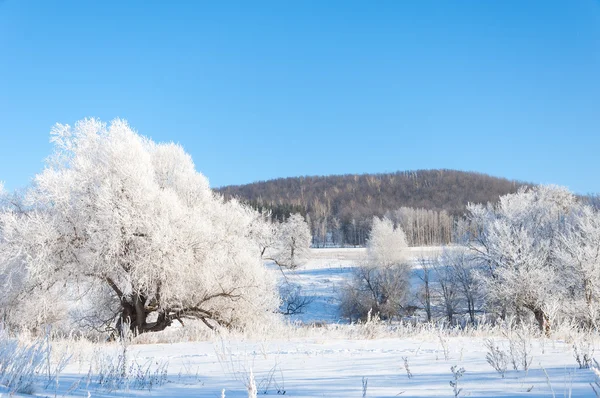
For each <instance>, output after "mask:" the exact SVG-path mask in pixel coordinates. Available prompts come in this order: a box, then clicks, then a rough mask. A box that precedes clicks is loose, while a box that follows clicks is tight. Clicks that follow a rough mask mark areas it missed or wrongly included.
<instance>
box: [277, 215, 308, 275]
mask: <svg viewBox="0 0 600 398" xmlns="http://www.w3.org/2000/svg"><path fill="white" fill-rule="evenodd" d="M311 241H312V236H311V234H310V229H309V228H308V224H307V223H306V221H305V220H304V217H302V216H301V215H300V214H298V213H294V214H292V215H290V217H289V218H288V219H287V220H286V221H285V222H283V223H279V224H278V225H277V231H276V241H275V245H274V249H273V250H272V252H271V253H270V255H269V256H267V257H266V258H267V259H269V260H273V261H274V262H275V263H276V264H277V265H279V266H280V267H285V268H289V269H295V268H297V267H298V266H300V265H302V264H303V263H304V262H305V261H306V260H307V259H308V257H309V256H310V244H311Z"/></svg>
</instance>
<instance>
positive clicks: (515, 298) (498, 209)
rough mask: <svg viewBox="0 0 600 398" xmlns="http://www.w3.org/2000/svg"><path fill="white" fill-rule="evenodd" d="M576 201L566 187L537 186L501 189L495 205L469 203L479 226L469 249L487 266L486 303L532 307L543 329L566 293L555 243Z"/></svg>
mask: <svg viewBox="0 0 600 398" xmlns="http://www.w3.org/2000/svg"><path fill="white" fill-rule="evenodd" d="M575 204H576V199H575V196H574V195H573V194H572V193H570V192H569V191H568V190H566V189H564V188H560V187H555V186H537V187H534V188H530V189H526V188H523V189H520V190H519V191H518V192H517V193H515V194H510V195H505V196H503V197H501V198H500V200H499V202H498V203H497V204H495V205H492V204H488V205H487V206H482V205H470V206H469V213H470V215H469V219H470V221H471V222H472V223H473V224H474V225H476V226H477V228H478V231H477V236H476V239H475V240H474V241H472V243H471V249H472V250H473V251H474V252H475V253H476V254H477V256H476V257H477V258H478V259H479V260H480V261H482V262H483V264H484V265H485V266H486V268H487V273H486V277H485V278H484V282H485V287H486V291H487V298H488V303H497V304H498V305H499V306H500V307H502V308H503V309H504V310H506V311H510V310H513V311H515V312H517V313H520V312H521V311H523V310H527V311H530V312H531V313H532V314H533V315H534V317H535V319H536V321H537V322H538V324H539V326H540V329H541V330H543V331H545V332H546V333H549V332H550V313H551V311H552V308H553V307H554V306H555V305H556V303H557V302H558V301H560V300H561V299H562V298H563V297H564V295H565V289H564V288H565V286H564V284H563V283H561V278H562V275H561V272H560V271H561V267H560V264H559V263H558V261H557V257H556V255H555V248H556V245H558V244H559V243H560V242H559V240H560V236H561V232H562V231H563V230H564V228H565V220H566V216H567V215H568V214H569V213H570V212H571V211H572V209H573V206H574V205H575Z"/></svg>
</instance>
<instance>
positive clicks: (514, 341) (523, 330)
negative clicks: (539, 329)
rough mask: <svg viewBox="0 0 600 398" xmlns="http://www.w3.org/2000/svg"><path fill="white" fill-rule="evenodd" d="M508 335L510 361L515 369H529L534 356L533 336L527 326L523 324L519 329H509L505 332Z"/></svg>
mask: <svg viewBox="0 0 600 398" xmlns="http://www.w3.org/2000/svg"><path fill="white" fill-rule="evenodd" d="M505 335H506V336H507V337H508V351H509V353H510V361H511V364H512V366H513V369H514V370H519V368H521V369H523V370H524V371H525V372H527V371H528V370H529V367H530V366H531V362H532V361H533V358H532V357H531V351H532V346H531V338H530V333H529V330H528V329H527V327H526V326H521V327H520V328H519V329H518V330H516V331H514V330H509V331H508V332H506V333H505Z"/></svg>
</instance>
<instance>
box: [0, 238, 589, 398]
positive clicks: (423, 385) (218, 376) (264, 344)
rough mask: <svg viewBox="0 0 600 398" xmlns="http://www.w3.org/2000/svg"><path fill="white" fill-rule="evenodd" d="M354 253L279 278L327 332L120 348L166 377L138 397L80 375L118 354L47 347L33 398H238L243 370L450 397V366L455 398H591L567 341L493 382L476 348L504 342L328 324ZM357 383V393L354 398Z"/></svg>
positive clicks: (270, 381) (276, 379)
mask: <svg viewBox="0 0 600 398" xmlns="http://www.w3.org/2000/svg"><path fill="white" fill-rule="evenodd" d="M363 253H364V249H313V250H312V259H311V260H310V261H309V262H308V263H306V264H305V265H304V266H302V267H301V268H299V269H298V270H297V271H296V272H295V273H294V274H293V275H290V276H289V278H291V279H293V282H294V283H298V284H300V285H301V286H302V288H303V290H305V293H308V294H310V295H313V296H314V297H315V300H314V301H313V302H312V303H311V305H310V306H309V307H308V309H307V311H306V313H305V314H301V315H298V316H296V317H295V318H294V320H295V321H298V322H303V323H305V324H310V323H311V322H316V321H323V322H326V323H327V324H328V325H324V326H321V325H318V326H321V327H315V326H314V324H313V327H311V328H308V330H307V331H304V328H302V329H299V330H301V331H300V332H294V331H291V332H290V333H289V334H286V335H285V334H278V333H279V329H273V330H272V331H271V332H269V333H265V334H264V335H262V336H258V337H257V336H254V337H245V336H236V335H233V334H232V335H231V336H224V337H220V338H214V339H212V340H209V341H197V342H180V343H174V344H132V345H129V346H127V353H126V358H127V363H128V364H136V363H137V364H140V365H141V367H140V368H141V369H146V370H148V372H147V376H146V377H147V380H152V378H151V377H148V375H152V374H153V373H155V372H160V369H165V370H166V375H163V376H161V377H164V378H163V379H162V380H163V381H165V383H159V382H157V381H158V380H159V379H161V377H158V376H157V378H156V379H155V380H154V381H153V382H152V383H153V385H152V386H150V382H146V383H145V384H144V386H145V388H143V389H140V388H133V385H134V383H133V381H134V379H135V376H134V375H132V376H131V377H130V378H129V381H128V382H127V383H125V384H123V385H122V386H121V387H120V388H119V389H110V388H106V387H103V386H100V385H99V384H98V383H97V378H96V376H93V377H91V376H90V366H91V367H92V369H94V370H93V371H92V372H91V373H92V374H94V375H96V374H97V372H98V371H97V363H98V361H99V360H100V359H99V358H100V357H101V355H102V354H108V355H109V357H111V358H117V357H118V356H119V355H120V354H122V350H123V348H122V347H121V346H119V344H118V343H104V344H91V343H85V342H64V343H57V350H58V351H59V350H60V349H61V347H62V349H64V345H69V344H71V350H72V352H73V350H74V355H73V358H72V359H71V362H70V363H69V365H68V366H67V367H66V368H65V369H64V371H63V372H62V373H61V375H60V378H59V381H58V383H56V382H53V383H50V384H49V385H48V386H47V387H46V383H41V382H40V383H38V386H37V389H36V393H37V395H40V396H50V395H55V396H60V397H87V396H91V397H115V396H130V397H137V396H153V397H221V396H222V395H221V394H222V390H223V389H225V396H226V397H247V396H248V391H247V385H248V378H249V375H250V372H251V371H252V373H253V375H254V377H255V381H256V385H257V389H258V395H267V396H277V395H282V394H285V396H291V397H307V398H308V397H342V398H343V397H362V396H366V397H397V396H400V397H438V396H446V397H453V396H455V395H454V392H453V388H452V387H451V385H450V382H451V381H453V380H454V379H453V374H452V372H451V367H452V366H455V365H456V366H457V367H458V368H460V367H462V368H464V369H465V373H464V376H462V377H461V378H460V379H459V380H458V384H459V386H458V388H461V389H462V391H461V392H460V395H459V396H461V397H463V396H464V397H467V396H468V397H568V396H572V397H594V391H593V390H592V388H591V386H590V383H593V382H594V381H595V376H594V373H593V372H592V370H590V369H578V366H577V363H576V362H575V359H574V357H573V348H572V344H573V343H572V342H571V341H567V340H549V339H541V338H537V339H534V338H531V339H530V338H526V339H525V340H524V342H525V344H526V345H527V346H529V345H531V351H530V353H529V355H531V357H532V360H531V367H530V369H529V370H528V371H524V370H522V369H521V370H518V371H516V370H513V369H512V365H509V370H508V371H507V372H506V375H505V377H504V378H502V377H501V375H500V374H498V373H497V372H496V371H495V370H494V369H493V368H492V367H491V366H490V365H489V364H488V363H487V361H486V352H487V351H486V348H485V345H484V344H485V339H486V338H493V339H494V341H495V342H496V343H497V344H499V345H500V346H501V347H502V348H503V349H505V350H508V344H509V339H508V337H509V336H506V335H505V336H503V335H502V334H498V333H496V335H495V336H484V335H479V334H477V333H472V335H470V336H462V337H460V336H458V337H456V336H455V337H451V336H446V335H443V334H438V333H437V332H436V330H430V331H428V332H423V333H420V334H416V335H410V336H408V335H406V334H403V333H402V332H401V331H398V332H394V331H391V332H388V333H385V334H382V336H383V337H381V338H372V339H369V338H366V337H367V336H368V335H369V334H368V333H362V334H361V333H350V332H349V331H350V330H353V331H356V330H359V328H363V329H361V330H364V328H368V327H370V326H369V325H366V326H365V325H361V326H357V325H344V324H339V325H337V323H340V320H339V318H338V316H337V312H336V306H337V300H338V299H337V288H338V287H339V286H340V285H342V284H344V283H345V282H346V281H348V280H349V278H350V277H351V273H352V266H353V265H355V264H356V262H357V261H359V259H360V257H361V255H362V254H363ZM411 253H412V255H413V257H414V258H417V257H418V256H420V255H433V254H436V253H439V248H413V249H411ZM415 266H416V265H415ZM274 272H278V271H276V270H274ZM380 326H381V325H380ZM289 327H292V326H289ZM382 327H384V326H382ZM297 328H301V327H300V326H297ZM374 335H375V336H377V335H378V334H374ZM302 336H304V337H302ZM361 336H363V337H362V338H361ZM513 338H514V337H513ZM595 343H597V342H595ZM444 347H446V350H445V349H444ZM596 348H597V344H596ZM404 358H406V361H407V363H408V365H409V370H410V372H411V374H412V378H409V377H408V374H407V370H406V369H405V366H404V363H405V360H404ZM129 368H134V367H133V366H131V365H130V366H129ZM546 374H547V376H546ZM142 378H143V377H142ZM144 380H145V379H144ZM363 382H366V386H367V388H366V393H365V394H364V395H363ZM160 384H162V385H160ZM4 394H7V390H4V391H2V390H0V396H2V395H4Z"/></svg>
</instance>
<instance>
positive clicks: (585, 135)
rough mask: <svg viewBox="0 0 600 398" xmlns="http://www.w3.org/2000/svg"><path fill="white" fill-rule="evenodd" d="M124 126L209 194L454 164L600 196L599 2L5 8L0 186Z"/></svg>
mask: <svg viewBox="0 0 600 398" xmlns="http://www.w3.org/2000/svg"><path fill="white" fill-rule="evenodd" d="M86 116H95V117H99V118H101V119H103V120H105V121H109V120H111V119H113V118H115V117H122V118H125V119H127V120H129V122H130V124H131V125H132V126H133V127H134V128H135V129H137V130H138V131H139V132H140V133H142V134H144V135H147V136H149V137H152V138H153V139H154V140H156V141H175V142H179V143H181V144H182V145H183V146H184V147H185V149H186V150H187V151H188V152H190V153H191V155H192V157H193V158H194V161H195V163H196V166H197V168H198V169H199V170H200V171H201V172H202V173H204V174H205V175H206V176H207V177H208V178H209V179H210V181H211V185H212V186H215V187H216V186H223V185H228V184H240V183H247V182H252V181H256V180H264V179H270V178H275V177H287V176H297V175H324V174H342V173H363V172H386V171H396V170H412V169H429V168H451V169H461V170H472V171H479V172H484V173H488V174H492V175H497V176H503V177H508V178H514V179H520V180H526V181H532V182H536V183H555V184H560V185H565V186H568V187H570V188H571V189H572V190H574V191H576V192H578V193H589V192H600V1H598V0H564V1H548V0H544V1H523V0H514V1H510V0H496V1H492V0H489V1H481V0H473V1H445V0H444V1H423V0H418V1H417V0H415V1H412V2H409V1H363V2H355V1H296V2H290V1H273V2H245V1H244V2H242V1H240V2H227V1H210V2H209V1H187V2H185V1H178V2H171V1H147V0H146V1H137V2H135V1H108V0H103V1H95V2H90V1H75V0H73V1H60V0H57V1H33V0H31V1H30V0H0V180H4V181H5V182H6V185H7V187H8V188H9V189H14V188H17V187H22V186H25V185H26V184H28V182H29V181H30V179H31V178H32V177H33V176H34V175H35V174H36V173H37V172H39V171H40V170H41V169H42V168H43V159H44V158H45V157H47V156H48V155H49V154H50V145H49V143H48V138H49V131H50V128H51V127H52V125H53V124H54V123H56V122H61V123H70V124H72V123H74V122H75V121H77V120H79V119H81V118H84V117H86Z"/></svg>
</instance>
